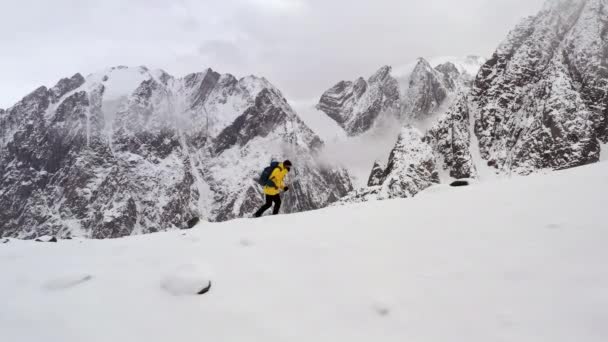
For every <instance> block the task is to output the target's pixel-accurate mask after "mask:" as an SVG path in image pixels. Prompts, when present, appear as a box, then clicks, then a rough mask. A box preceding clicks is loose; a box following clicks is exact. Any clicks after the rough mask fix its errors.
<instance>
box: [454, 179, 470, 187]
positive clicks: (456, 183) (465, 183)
mask: <svg viewBox="0 0 608 342" xmlns="http://www.w3.org/2000/svg"><path fill="white" fill-rule="evenodd" d="M450 186H452V187H463V186H469V182H468V181H465V180H457V181H454V182H452V183H451V184H450Z"/></svg>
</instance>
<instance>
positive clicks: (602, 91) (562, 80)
mask: <svg viewBox="0 0 608 342" xmlns="http://www.w3.org/2000/svg"><path fill="white" fill-rule="evenodd" d="M606 17H607V11H606V7H605V4H604V2H603V1H601V0H581V1H549V2H547V3H546V4H545V7H544V8H543V10H542V11H541V12H540V13H539V14H538V15H537V16H535V17H531V18H527V19H525V20H523V21H522V23H520V24H519V25H518V26H517V27H516V28H515V29H514V30H513V31H512V32H511V33H510V34H509V36H508V37H507V39H506V40H505V41H504V42H503V43H502V44H501V45H500V46H499V48H498V49H497V51H496V52H495V53H494V55H493V56H492V58H491V59H490V60H488V62H487V63H486V64H485V65H484V66H483V67H482V68H481V71H480V73H479V75H478V77H477V79H476V81H475V86H474V87H473V89H472V92H471V95H472V96H471V97H470V101H471V105H470V108H474V111H473V117H474V119H475V134H476V135H477V137H478V138H479V148H480V151H481V156H482V158H483V159H484V160H485V161H486V162H487V163H488V164H489V165H491V166H493V167H495V168H497V169H498V170H499V171H500V172H516V173H523V174H527V173H531V172H534V171H535V170H539V169H562V168H568V167H574V166H578V165H584V164H588V163H592V162H595V161H597V160H599V154H600V142H607V141H608V134H607V122H608V119H607V115H608V111H607V110H606V108H608V96H607V88H606V87H605V85H606V84H607V82H608V70H607V69H606V66H605V60H606V57H607V52H606V51H608V49H605V47H606V45H607V43H608V42H607V41H606V37H605V34H604V32H603V31H604V30H603V29H602V28H603V27H605V22H606Z"/></svg>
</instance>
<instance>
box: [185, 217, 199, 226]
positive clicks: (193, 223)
mask: <svg viewBox="0 0 608 342" xmlns="http://www.w3.org/2000/svg"><path fill="white" fill-rule="evenodd" d="M200 220H201V219H199V218H198V217H193V218H191V219H190V220H188V222H187V223H186V224H187V225H188V229H192V228H194V226H196V225H197V224H198V223H199V222H200Z"/></svg>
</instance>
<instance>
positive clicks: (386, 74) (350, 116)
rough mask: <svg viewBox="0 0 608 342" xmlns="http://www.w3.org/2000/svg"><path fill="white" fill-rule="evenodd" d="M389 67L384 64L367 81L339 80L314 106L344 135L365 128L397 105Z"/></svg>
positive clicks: (393, 80)
mask: <svg viewBox="0 0 608 342" xmlns="http://www.w3.org/2000/svg"><path fill="white" fill-rule="evenodd" d="M391 70H392V68H391V67H390V66H384V67H382V68H380V69H379V70H378V71H377V72H376V73H374V74H373V75H372V76H371V77H370V78H369V79H368V80H367V81H365V80H364V79H363V78H358V79H357V80H355V81H354V82H350V81H341V82H338V83H337V84H336V85H335V86H333V87H332V88H331V89H329V90H328V91H326V92H325V93H324V94H323V95H322V96H321V99H320V101H319V104H318V105H317V108H318V109H319V110H321V111H323V112H325V113H326V114H327V115H328V116H329V117H330V118H332V119H333V120H335V121H336V122H337V123H338V124H339V125H340V126H341V127H342V128H344V130H345V131H346V133H347V134H348V135H351V136H354V135H359V134H361V133H364V132H366V131H367V130H369V129H370V128H371V127H372V126H373V124H374V122H375V121H376V119H377V118H378V117H379V116H380V115H381V114H383V113H391V114H392V113H394V112H395V111H397V110H398V108H399V84H398V82H397V80H396V79H395V78H393V77H392V76H391Z"/></svg>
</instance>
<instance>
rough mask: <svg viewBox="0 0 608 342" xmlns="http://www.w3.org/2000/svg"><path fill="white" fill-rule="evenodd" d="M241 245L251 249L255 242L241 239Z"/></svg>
mask: <svg viewBox="0 0 608 342" xmlns="http://www.w3.org/2000/svg"><path fill="white" fill-rule="evenodd" d="M239 244H240V245H241V246H243V247H251V246H253V242H252V241H251V240H249V239H241V241H239Z"/></svg>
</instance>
